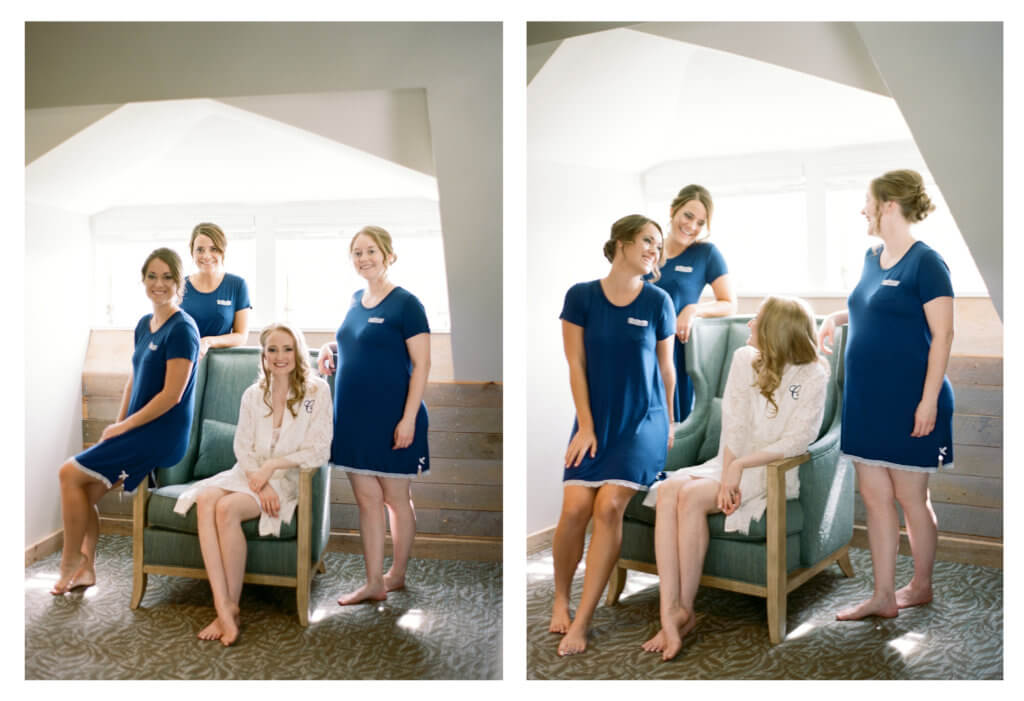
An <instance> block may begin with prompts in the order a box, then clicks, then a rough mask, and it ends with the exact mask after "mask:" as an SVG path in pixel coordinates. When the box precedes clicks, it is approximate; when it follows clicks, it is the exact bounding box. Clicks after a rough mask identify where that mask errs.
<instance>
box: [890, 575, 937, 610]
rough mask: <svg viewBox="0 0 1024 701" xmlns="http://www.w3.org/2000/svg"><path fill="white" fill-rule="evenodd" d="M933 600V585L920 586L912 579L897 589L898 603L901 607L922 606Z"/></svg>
mask: <svg viewBox="0 0 1024 701" xmlns="http://www.w3.org/2000/svg"><path fill="white" fill-rule="evenodd" d="M931 600H932V588H931V586H930V585H929V586H924V587H919V586H916V585H915V584H914V582H913V580H911V582H910V584H908V585H907V586H905V587H903V588H902V589H898V590H897V591H896V605H897V606H898V607H899V608H901V609H906V608H910V607H911V606H920V605H921V604H927V603H930V602H931Z"/></svg>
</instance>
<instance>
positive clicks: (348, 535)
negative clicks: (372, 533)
mask: <svg viewBox="0 0 1024 701" xmlns="http://www.w3.org/2000/svg"><path fill="white" fill-rule="evenodd" d="M100 533H109V534H115V535H128V536H130V535H131V534H132V520H131V518H122V517H118V516H103V515H101V516H100ZM57 547H58V548H59V547H60V545H59V544H58V546H57ZM327 549H328V550H329V551H331V552H342V553H354V554H362V552H363V549H362V544H361V543H360V541H359V531H352V530H332V531H331V538H330V540H329V541H328V542H327ZM50 552H53V550H51V551H50ZM46 554H49V553H46ZM384 554H385V555H390V554H391V537H390V536H387V537H386V538H385V542H384ZM43 556H45V555H41V556H40V557H43ZM26 557H27V554H26ZM412 557H418V558H423V559H426V560H478V561H485V562H500V561H501V559H502V542H501V538H496V537H490V538H488V537H468V536H466V537H461V536H444V535H435V534H431V533H417V534H416V541H415V542H414V543H413V546H412ZM37 559H38V558H37Z"/></svg>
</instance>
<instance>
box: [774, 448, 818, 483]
mask: <svg viewBox="0 0 1024 701" xmlns="http://www.w3.org/2000/svg"><path fill="white" fill-rule="evenodd" d="M810 459H811V454H810V453H803V454H802V455H797V456H796V457H792V458H783V459H782V460H773V461H772V462H770V463H768V464H767V465H766V466H765V467H767V468H768V489H769V490H771V488H772V484H773V483H774V482H775V480H774V479H773V477H776V476H778V475H784V474H785V473H787V472H789V471H790V470H792V469H793V468H794V467H800V466H801V465H803V464H804V463H805V462H807V461H808V460H810ZM783 491H785V490H783Z"/></svg>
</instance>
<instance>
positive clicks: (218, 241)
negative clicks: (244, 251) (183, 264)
mask: <svg viewBox="0 0 1024 701" xmlns="http://www.w3.org/2000/svg"><path fill="white" fill-rule="evenodd" d="M198 236H207V237H209V239H210V240H211V241H213V247H214V248H215V249H217V250H218V251H220V255H221V257H223V256H224V255H225V254H226V253H227V250H228V237H227V236H225V235H224V231H223V230H221V228H220V227H219V226H217V225H216V224H211V223H210V222H203V223H202V224H196V228H194V229H192V238H190V239H189V240H188V252H189V253H193V249H194V248H195V246H196V237H198Z"/></svg>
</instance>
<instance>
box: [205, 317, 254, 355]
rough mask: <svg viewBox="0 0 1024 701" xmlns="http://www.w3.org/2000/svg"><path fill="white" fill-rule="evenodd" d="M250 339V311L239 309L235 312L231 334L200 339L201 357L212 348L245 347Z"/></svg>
mask: <svg viewBox="0 0 1024 701" xmlns="http://www.w3.org/2000/svg"><path fill="white" fill-rule="evenodd" d="M248 338H249V310H248V309H239V310H238V311H236V312H235V321H234V323H233V324H232V326H231V333H226V334H223V335H222V336H204V337H203V338H201V339H199V354H200V357H202V356H203V355H205V354H206V351H208V350H210V349H211V348H233V347H235V346H241V345H244V344H245V342H246V341H247V340H248Z"/></svg>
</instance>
